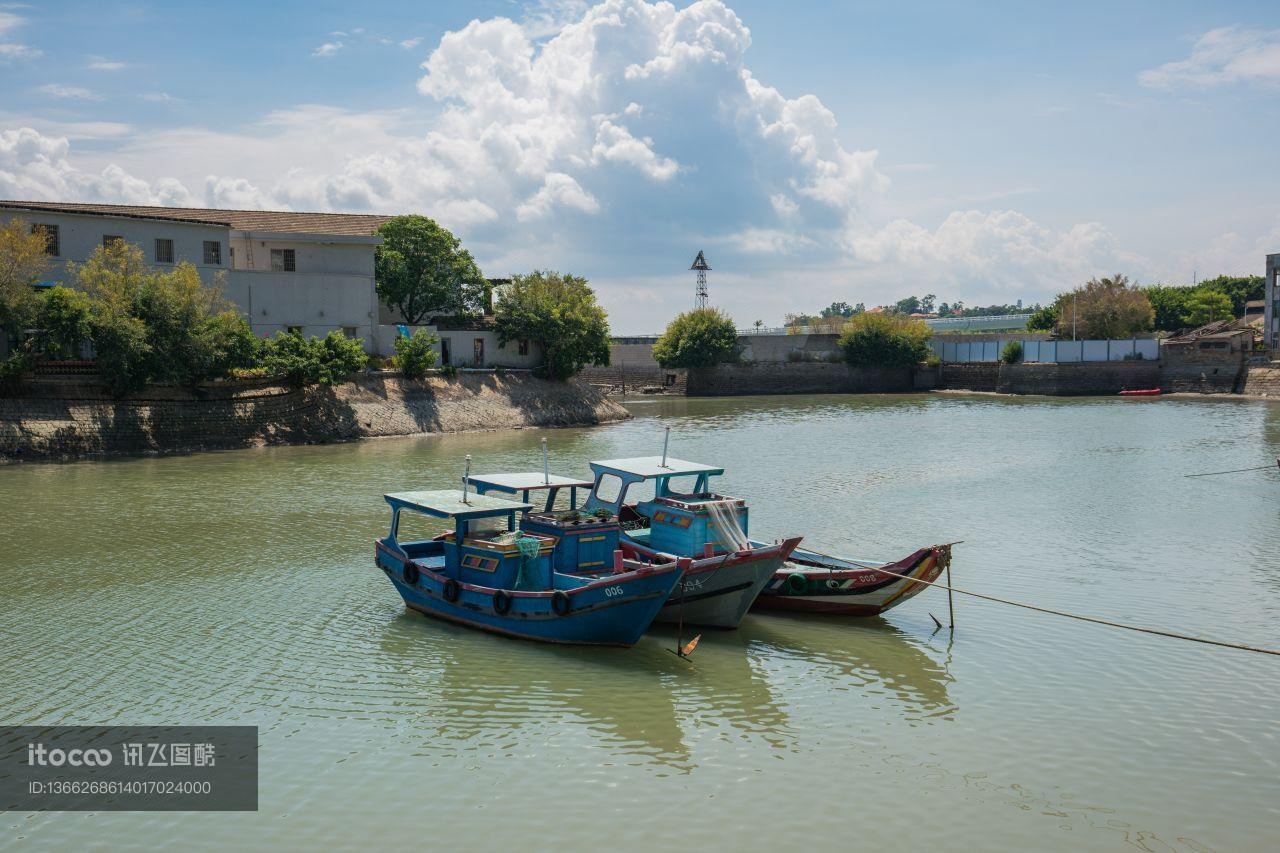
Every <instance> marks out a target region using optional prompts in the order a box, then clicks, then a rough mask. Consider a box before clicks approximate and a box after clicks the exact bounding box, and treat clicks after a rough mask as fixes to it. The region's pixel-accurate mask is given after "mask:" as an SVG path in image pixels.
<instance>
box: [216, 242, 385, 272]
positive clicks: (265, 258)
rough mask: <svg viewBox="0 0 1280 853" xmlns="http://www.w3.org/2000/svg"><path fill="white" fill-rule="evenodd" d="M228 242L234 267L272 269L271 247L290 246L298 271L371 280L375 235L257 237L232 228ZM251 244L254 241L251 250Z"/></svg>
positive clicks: (375, 243)
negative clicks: (232, 252)
mask: <svg viewBox="0 0 1280 853" xmlns="http://www.w3.org/2000/svg"><path fill="white" fill-rule="evenodd" d="M264 238H265V239H264ZM229 242H230V246H231V248H232V249H234V250H235V268H236V269H240V270H259V271H262V272H271V250H272V249H293V252H294V262H295V271H296V272H298V273H315V272H322V273H327V274H330V275H333V274H343V275H354V276H363V277H365V278H368V279H372V278H373V264H374V260H373V256H374V251H375V250H376V248H377V245H378V238H373V237H329V236H326V235H322V234H317V235H314V236H312V235H305V237H304V235H289V234H274V235H271V236H270V237H266V235H263V236H261V237H260V236H254V235H249V236H246V235H245V234H244V232H240V231H233V232H231V236H230V238H229ZM250 243H252V244H253V245H252V251H250V246H249V244H250ZM228 265H230V264H229V263H228Z"/></svg>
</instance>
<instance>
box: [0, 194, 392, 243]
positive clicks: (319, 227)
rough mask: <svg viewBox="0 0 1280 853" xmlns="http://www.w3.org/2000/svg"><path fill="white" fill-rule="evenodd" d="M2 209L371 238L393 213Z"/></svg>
mask: <svg viewBox="0 0 1280 853" xmlns="http://www.w3.org/2000/svg"><path fill="white" fill-rule="evenodd" d="M0 208H10V209H19V210H36V211H46V212H49V213H85V214H91V215H97V216H127V217H130V218H133V219H167V220H171V221H174V222H193V223H197V224H200V225H224V226H227V227H230V228H233V229H235V230H237V231H264V232H282V233H292V234H332V235H334V236H340V237H368V236H370V235H371V234H373V233H374V232H375V231H377V229H378V226H379V225H381V224H382V223H384V222H386V221H387V220H388V219H391V218H392V217H390V216H382V215H379V214H368V213H294V212H292V211H287V210H219V209H215V208H209V207H159V206H153V205H135V204H81V203H79V202H67V201H0Z"/></svg>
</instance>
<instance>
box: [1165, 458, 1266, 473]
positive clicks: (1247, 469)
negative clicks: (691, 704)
mask: <svg viewBox="0 0 1280 853" xmlns="http://www.w3.org/2000/svg"><path fill="white" fill-rule="evenodd" d="M1272 468H1280V459H1277V460H1276V464H1275V465H1259V466H1258V467H1256V468H1237V469H1235V470H1234V471H1210V472H1209V473H1207V474H1183V476H1184V477H1216V476H1217V475H1219V474H1243V473H1245V472H1246V471H1270V470H1271V469H1272Z"/></svg>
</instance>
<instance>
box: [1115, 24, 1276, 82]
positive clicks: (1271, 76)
mask: <svg viewBox="0 0 1280 853" xmlns="http://www.w3.org/2000/svg"><path fill="white" fill-rule="evenodd" d="M1138 80H1139V81H1140V82H1141V83H1142V85H1144V86H1149V87H1151V88H1155V89H1176V88H1183V87H1193V88H1205V87H1208V86H1217V85H1222V84H1225V83H1262V84H1270V85H1277V84H1280V30H1260V29H1250V28H1246V27H1238V26H1235V27H1219V28H1217V29H1214V30H1209V31H1208V32H1207V33H1205V34H1204V35H1202V36H1200V38H1198V39H1196V42H1195V44H1194V45H1192V47H1191V55H1190V56H1189V57H1187V58H1186V59H1181V60H1178V61H1177V62H1166V63H1165V64H1164V65H1161V66H1160V67H1159V68H1152V69H1150V70H1147V71H1143V72H1142V73H1141V74H1140V75H1138Z"/></svg>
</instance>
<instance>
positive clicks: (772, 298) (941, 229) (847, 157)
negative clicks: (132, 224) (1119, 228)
mask: <svg viewBox="0 0 1280 853" xmlns="http://www.w3.org/2000/svg"><path fill="white" fill-rule="evenodd" d="M1249 32H1253V31H1249ZM0 34H3V28H0ZM329 38H330V41H329V42H327V43H326V44H327V45H330V46H332V47H331V49H330V50H328V51H327V52H322V51H323V48H324V46H322V48H318V49H317V51H316V55H317V56H332V55H333V53H334V52H336V51H337V50H340V49H342V45H344V44H347V45H350V46H351V49H356V47H357V46H358V45H360V44H364V43H367V42H369V41H371V40H372V41H373V42H375V43H376V42H379V41H381V42H383V43H388V42H387V41H386V40H387V39H388V38H389V37H387V36H379V35H373V34H369V35H363V36H362V35H359V34H358V33H356V32H355V31H347V32H344V33H343V34H341V35H337V34H335V35H331V36H330V37H329ZM1250 38H1253V39H1254V41H1255V42H1256V41H1257V38H1255V37H1253V36H1251V37H1250ZM361 39H364V41H361ZM406 41H412V39H408V40H406ZM1264 41H1265V40H1264ZM410 46H411V45H406V47H410ZM427 48H428V50H427V53H426V58H425V61H424V62H423V63H422V66H421V72H420V74H419V77H418V80H417V91H418V93H419V95H420V97H415V98H414V100H415V103H414V104H412V105H410V106H407V107H403V108H400V109H395V110H359V109H344V108H340V107H335V106H329V105H319V104H302V105H295V106H291V107H288V108H286V109H281V110H278V111H275V112H272V113H269V114H267V115H265V116H261V117H259V118H257V119H256V120H254V121H251V122H249V123H247V124H245V125H243V126H233V127H207V126H194V125H193V126H172V127H159V128H149V129H148V130H147V132H145V133H143V132H140V131H139V130H138V129H137V128H132V127H130V126H127V125H115V126H108V125H106V124H104V123H96V124H95V123H90V122H79V123H76V122H64V123H61V124H59V123H55V122H53V121H52V120H49V119H46V118H42V117H39V116H34V117H27V118H26V119H25V120H20V119H21V117H16V116H11V115H5V116H0V118H3V123H2V124H0V127H8V128H16V129H12V130H4V131H0V196H2V197H10V198H13V197H18V198H33V199H41V198H43V199H66V200H76V199H83V200H102V201H132V202H138V203H169V204H187V205H195V206H199V205H209V206H223V207H240V208H279V209H297V210H305V209H310V210H346V211H377V212H389V213H395V212H421V213H425V214H427V215H430V216H433V217H435V218H436V219H438V220H439V221H440V222H441V223H442V224H444V225H445V226H446V227H449V228H451V229H453V230H455V231H457V232H458V233H459V234H460V236H462V237H463V238H464V239H465V240H466V241H467V244H468V246H469V247H471V248H472V249H473V251H474V252H475V253H476V255H477V257H478V258H479V259H480V261H481V263H482V265H483V266H484V268H485V269H486V270H489V271H490V272H491V273H492V274H495V275H500V274H503V273H507V272H513V271H521V270H527V269H532V268H535V267H542V268H548V267H549V268H561V269H567V270H571V271H574V272H580V273H582V274H586V275H588V276H590V277H592V278H593V280H595V281H597V282H598V283H599V284H600V287H601V292H602V294H603V296H604V298H605V299H606V304H611V303H609V300H610V299H616V300H620V302H618V303H612V304H611V305H612V307H613V308H615V315H616V316H617V318H618V319H619V320H620V324H619V328H620V329H621V330H623V331H628V330H635V328H636V327H637V326H641V327H644V328H660V327H661V325H662V323H663V322H665V319H667V318H669V316H670V314H671V313H672V312H673V311H675V310H680V309H683V308H685V307H687V304H688V303H689V300H690V294H689V293H688V292H687V291H689V289H690V288H691V281H690V280H688V278H687V276H686V275H685V273H686V270H685V268H686V267H687V266H688V261H689V259H690V258H691V257H692V256H693V254H694V253H696V251H697V250H698V249H699V248H706V249H707V250H708V253H709V255H714V257H713V262H714V263H715V264H716V266H717V270H716V272H715V273H714V275H713V282H712V290H713V301H714V299H715V296H714V294H715V293H716V292H719V291H717V290H716V288H717V287H718V286H724V285H717V284H716V282H717V281H719V282H732V289H733V293H734V299H735V301H734V305H735V306H736V307H735V310H739V307H740V310H742V311H743V312H746V314H745V315H744V318H740V319H744V320H745V321H746V322H749V321H750V320H752V319H755V317H757V316H769V317H774V318H780V317H781V316H782V314H783V313H785V312H788V311H797V310H806V309H812V308H813V307H815V306H817V305H822V304H826V303H828V302H830V301H832V300H833V299H845V300H846V301H851V302H852V301H865V302H867V303H868V304H875V303H876V302H880V301H893V300H895V299H898V298H901V297H902V296H905V295H907V294H908V293H910V292H912V291H915V292H923V291H924V290H928V291H932V292H935V293H939V294H949V295H950V297H951V298H957V297H958V298H963V299H965V301H967V302H970V303H974V302H982V301H990V302H994V301H1012V300H1013V299H1016V298H1024V297H1025V298H1029V299H1043V298H1047V297H1049V296H1052V295H1053V294H1054V293H1056V292H1057V291H1059V290H1061V289H1063V288H1064V287H1066V286H1068V285H1071V284H1075V283H1077V282H1079V281H1083V280H1085V279H1087V278H1088V277H1090V276H1092V275H1096V274H1099V273H1108V272H1115V271H1116V270H1123V271H1125V272H1130V273H1131V274H1133V275H1134V276H1136V277H1145V278H1148V279H1149V278H1150V273H1149V270H1150V269H1151V267H1152V265H1151V264H1150V263H1149V262H1148V261H1146V260H1145V259H1143V258H1140V257H1138V256H1136V255H1134V254H1132V253H1129V252H1126V251H1125V250H1124V249H1123V247H1122V246H1121V245H1120V243H1119V241H1118V240H1117V239H1116V237H1115V236H1114V235H1113V234H1112V233H1111V232H1110V231H1109V230H1108V229H1107V228H1106V227H1104V226H1103V225H1101V224H1098V223H1082V224H1075V225H1072V224H1069V223H1068V224H1064V225H1059V226H1055V227H1049V226H1046V225H1043V224H1041V223H1038V222H1036V221H1034V220H1033V219H1031V218H1030V217H1028V216H1026V215H1024V214H1023V213H1020V212H1018V211H1014V210H989V209H969V208H983V207H984V206H989V205H990V204H991V203H994V202H995V199H994V198H990V199H976V198H970V199H967V200H963V201H961V200H955V201H952V202H949V203H948V204H947V206H946V207H942V208H941V209H942V210H955V212H952V213H950V214H949V215H946V216H944V217H943V218H942V219H941V220H940V221H938V222H930V223H929V224H928V225H927V226H926V225H924V224H920V223H917V222H912V221H909V220H905V219H899V220H896V221H891V222H885V221H883V220H880V219H877V217H876V215H875V211H877V210H879V209H883V208H884V207H886V206H889V205H886V204H885V203H884V202H885V199H886V198H887V197H888V196H889V195H890V194H891V193H892V191H893V190H892V187H891V184H890V181H889V179H888V178H887V177H886V175H885V171H886V170H882V169H881V168H880V166H879V165H878V164H879V155H878V152H877V151H876V150H875V148H874V146H873V145H870V144H865V141H862V140H859V139H858V127H857V125H856V120H857V116H856V115H848V116H840V120H839V121H838V120H837V116H836V115H835V114H834V113H833V112H832V111H831V110H830V109H829V108H828V107H827V106H826V105H825V104H823V103H822V101H821V100H820V99H819V98H818V97H816V96H814V95H812V94H806V93H803V92H783V91H782V90H780V89H779V88H777V87H775V86H773V85H770V83H769V82H768V81H767V80H763V79H761V78H760V76H759V75H758V74H757V72H756V71H755V70H753V69H752V67H751V64H750V49H751V32H750V30H749V29H748V28H747V26H746V25H745V24H744V23H743V21H742V20H741V19H740V18H739V17H738V16H737V15H736V14H735V13H734V12H733V11H732V10H731V9H730V8H728V7H727V6H726V5H725V4H724V3H723V2H720V0H698V2H694V3H692V4H691V5H689V6H687V7H686V8H683V9H680V8H677V7H676V6H674V5H672V4H670V3H666V2H646V0H601V2H598V3H596V4H594V5H587V4H586V3H584V2H578V0H568V1H567V2H556V1H555V0H550V2H547V3H543V4H540V5H538V6H535V7H533V9H532V10H531V11H530V13H529V14H528V16H527V17H526V18H525V19H524V20H523V21H519V22H517V21H514V20H510V19H507V18H503V17H496V18H491V19H488V20H475V21H471V22H470V23H469V24H467V25H466V26H464V27H462V28H460V29H458V30H455V31H452V32H449V33H446V34H445V35H444V36H443V37H441V38H440V40H439V41H438V42H437V43H435V44H434V45H431V44H428V45H427ZM1197 49H1198V48H1197ZM1244 53H1247V51H1244ZM1236 54H1239V55H1241V56H1243V53H1242V52H1241V51H1239V50H1237V51H1236ZM1259 56H1260V57H1263V58H1259V59H1256V60H1251V61H1248V62H1244V61H1243V60H1241V62H1243V64H1239V63H1237V64H1236V65H1232V64H1231V62H1226V61H1224V62H1220V63H1218V66H1220V70H1221V69H1225V68H1228V67H1231V68H1232V69H1234V70H1232V71H1231V72H1230V73H1231V74H1234V75H1236V76H1237V77H1238V79H1260V76H1261V72H1260V71H1259V69H1264V68H1265V67H1266V65H1265V51H1263V52H1261V53H1259ZM1205 64H1206V67H1209V66H1213V63H1212V62H1208V63H1205ZM1215 67H1216V66H1215ZM1242 69H1253V70H1252V71H1250V72H1249V74H1252V75H1253V76H1252V77H1249V76H1248V75H1247V74H1246V72H1245V70H1242ZM1165 73H1166V74H1173V75H1174V76H1176V75H1177V74H1182V75H1183V76H1185V75H1186V74H1188V73H1189V72H1188V71H1187V70H1186V69H1183V70H1181V71H1176V73H1175V72H1167V71H1166V72H1165ZM404 82H408V81H404ZM140 97H146V98H149V99H152V100H157V101H162V100H168V98H167V96H164V95H162V94H159V93H153V94H151V95H141V96H140ZM24 125H29V126H24ZM85 138H91V139H93V140H94V141H93V143H92V144H91V145H84V146H82V145H81V140H82V139H85ZM69 140H70V141H69ZM859 142H862V144H859ZM923 168H924V167H923V166H921V165H920V164H915V165H912V164H904V165H903V166H900V167H899V168H898V170H897V171H898V172H909V171H911V170H912V169H915V170H917V171H919V170H920V169H923ZM1010 203H1011V202H1010V200H1009V199H1007V198H1003V199H1001V200H1000V204H1001V205H1002V206H1005V205H1009V204H1010ZM957 208H958V209H957ZM1255 244H1257V241H1255V240H1254V239H1253V237H1252V236H1245V237H1236V236H1235V235H1225V236H1223V237H1221V238H1219V239H1218V240H1217V241H1216V243H1215V245H1214V246H1213V247H1210V248H1209V249H1208V250H1206V252H1207V253H1208V254H1213V255H1216V256H1218V257H1220V258H1221V259H1222V263H1227V262H1228V261H1232V262H1234V261H1233V259H1239V258H1245V257H1246V256H1247V255H1248V254H1249V253H1250V252H1253V251H1254V249H1255ZM1272 250H1273V251H1274V250H1275V249H1272ZM1210 266H1211V265H1210V264H1209V263H1207V261H1206V263H1203V264H1200V268H1202V269H1209V268H1210ZM667 271H669V272H667ZM1222 271H1224V272H1225V271H1231V270H1230V269H1228V268H1226V267H1224V268H1223V270H1222ZM642 282H643V287H642V286H641V283H642ZM663 282H666V284H663ZM637 292H643V294H644V299H637V298H636V294H637ZM851 297H852V298H851ZM624 304H625V306H626V310H618V309H621V308H622V307H623V305H624ZM633 306H639V307H635V308H634V309H633ZM637 312H639V313H637ZM746 315H750V316H746Z"/></svg>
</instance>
